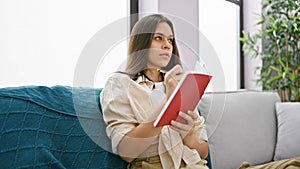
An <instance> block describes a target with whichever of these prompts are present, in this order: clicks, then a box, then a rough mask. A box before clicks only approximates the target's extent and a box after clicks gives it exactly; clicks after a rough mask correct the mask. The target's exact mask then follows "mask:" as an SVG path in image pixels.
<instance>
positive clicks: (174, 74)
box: [165, 65, 183, 82]
mask: <svg viewBox="0 0 300 169" xmlns="http://www.w3.org/2000/svg"><path fill="white" fill-rule="evenodd" d="M182 74H183V69H182V67H181V66H180V65H176V66H174V67H173V68H172V69H171V70H170V71H168V72H167V73H166V75H165V79H166V81H167V82H168V81H169V80H170V79H172V80H176V81H179V80H180V79H181V76H182Z"/></svg>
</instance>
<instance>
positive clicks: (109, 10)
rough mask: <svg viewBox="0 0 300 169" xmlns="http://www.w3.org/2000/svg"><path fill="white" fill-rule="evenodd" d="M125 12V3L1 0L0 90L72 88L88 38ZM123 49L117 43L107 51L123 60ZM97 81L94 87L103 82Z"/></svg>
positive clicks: (121, 16)
mask: <svg viewBox="0 0 300 169" xmlns="http://www.w3.org/2000/svg"><path fill="white" fill-rule="evenodd" d="M128 11H129V8H128V1H127V0H125V1H124V0H122V1H119V0H110V1H99V0H89V1H81V0H26V1H20V0H0V37H1V38H0V79H1V80H0V87H8V86H20V85H47V86H52V85H70V86H72V85H73V78H74V71H75V69H76V64H77V61H78V58H79V56H80V53H81V51H82V50H83V48H84V47H85V45H86V44H87V42H88V41H89V39H91V38H92V37H93V36H94V35H95V33H96V32H98V31H99V30H101V29H102V28H103V27H104V26H107V25H109V24H110V23H112V22H114V21H116V20H118V19H120V18H124V17H126V16H128ZM120 29H121V30H127V27H126V26H124V27H123V28H120ZM125 33H126V31H125ZM109 36H110V35H107V36H105V37H103V38H109ZM111 36H113V32H112V35H111ZM124 36H125V35H124ZM99 45H101V44H99ZM120 45H121V47H120ZM126 45H127V43H119V44H118V45H116V46H114V47H113V48H115V49H116V50H118V51H114V49H111V50H110V51H111V52H110V53H114V56H118V57H119V58H120V59H118V58H117V59H116V58H114V59H115V60H117V61H121V60H123V59H126V53H127V52H126ZM124 50H125V51H124ZM107 55H108V56H109V55H110V54H109V53H108V54H107ZM110 68H111V69H110V70H109V71H114V69H113V68H112V67H110ZM99 69H101V68H99ZM95 79H98V80H99V81H98V82H97V81H95V86H97V87H98V86H100V87H101V86H102V85H103V81H105V79H102V78H101V77H100V78H99V77H95Z"/></svg>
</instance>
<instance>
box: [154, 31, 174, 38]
mask: <svg viewBox="0 0 300 169" xmlns="http://www.w3.org/2000/svg"><path fill="white" fill-rule="evenodd" d="M154 34H159V35H161V36H166V37H173V35H169V36H167V35H165V34H163V33H161V32H154Z"/></svg>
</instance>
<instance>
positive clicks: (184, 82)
mask: <svg viewBox="0 0 300 169" xmlns="http://www.w3.org/2000/svg"><path fill="white" fill-rule="evenodd" d="M211 78H212V76H211V75H208V74H205V73H200V72H192V71H188V72H185V73H184V74H183V76H182V78H181V80H180V81H179V83H178V85H177V87H176V88H175V90H174V91H173V93H172V95H171V96H170V98H169V99H168V101H167V103H166V105H165V106H164V107H163V109H162V111H161V113H160V114H159V115H158V117H157V119H156V120H155V122H154V126H155V127H159V126H163V125H170V124H171V121H172V120H177V121H181V122H183V123H184V122H185V120H184V119H181V118H180V117H178V113H179V112H180V111H182V112H184V113H186V112H187V111H188V110H191V111H194V110H195V109H196V106H197V105H198V103H199V101H200V99H201V97H202V95H203V93H204V91H205V89H206V87H207V86H208V84H209V82H210V80H211Z"/></svg>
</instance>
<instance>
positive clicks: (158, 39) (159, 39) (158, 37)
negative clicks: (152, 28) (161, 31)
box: [154, 36, 162, 41]
mask: <svg viewBox="0 0 300 169" xmlns="http://www.w3.org/2000/svg"><path fill="white" fill-rule="evenodd" d="M154 39H155V40H157V41H161V40H162V37H160V36H156V37H155V38H154Z"/></svg>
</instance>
